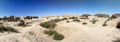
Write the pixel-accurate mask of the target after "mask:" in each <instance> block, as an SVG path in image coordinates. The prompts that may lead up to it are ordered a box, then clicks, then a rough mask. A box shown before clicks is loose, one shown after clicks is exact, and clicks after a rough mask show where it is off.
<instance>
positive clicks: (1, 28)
mask: <svg viewBox="0 0 120 42" xmlns="http://www.w3.org/2000/svg"><path fill="white" fill-rule="evenodd" d="M5 31H7V32H15V33H19V31H17V30H16V29H14V28H12V27H4V26H0V32H5Z"/></svg>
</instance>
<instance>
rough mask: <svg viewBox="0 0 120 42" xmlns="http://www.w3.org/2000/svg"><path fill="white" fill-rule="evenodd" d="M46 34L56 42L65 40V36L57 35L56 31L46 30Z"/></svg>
mask: <svg viewBox="0 0 120 42" xmlns="http://www.w3.org/2000/svg"><path fill="white" fill-rule="evenodd" d="M44 33H45V34H47V35H49V36H52V35H53V39H54V40H62V39H64V36H63V35H62V34H59V33H57V32H56V31H55V30H45V31H44Z"/></svg>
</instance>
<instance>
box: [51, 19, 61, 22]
mask: <svg viewBox="0 0 120 42" xmlns="http://www.w3.org/2000/svg"><path fill="white" fill-rule="evenodd" d="M52 21H53V22H60V21H62V19H54V20H52Z"/></svg>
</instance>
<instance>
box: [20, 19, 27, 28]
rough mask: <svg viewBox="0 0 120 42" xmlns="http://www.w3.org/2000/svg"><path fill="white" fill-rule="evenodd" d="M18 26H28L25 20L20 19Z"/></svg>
mask: <svg viewBox="0 0 120 42" xmlns="http://www.w3.org/2000/svg"><path fill="white" fill-rule="evenodd" d="M18 26H23V27H24V26H26V24H25V22H24V21H23V20H21V21H20V23H19V24H18Z"/></svg>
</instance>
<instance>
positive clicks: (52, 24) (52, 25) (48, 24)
mask: <svg viewBox="0 0 120 42" xmlns="http://www.w3.org/2000/svg"><path fill="white" fill-rule="evenodd" d="M40 26H42V27H45V28H48V29H52V28H55V26H56V23H55V22H53V21H47V22H43V23H40Z"/></svg>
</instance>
